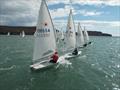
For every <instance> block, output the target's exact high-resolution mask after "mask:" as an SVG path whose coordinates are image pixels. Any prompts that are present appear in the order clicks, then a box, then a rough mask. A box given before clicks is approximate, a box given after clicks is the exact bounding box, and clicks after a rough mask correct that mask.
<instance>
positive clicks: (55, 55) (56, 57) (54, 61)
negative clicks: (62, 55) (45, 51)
mask: <svg viewBox="0 0 120 90" xmlns="http://www.w3.org/2000/svg"><path fill="white" fill-rule="evenodd" d="M58 58H59V56H58V52H55V53H54V54H53V55H52V56H51V60H50V62H52V63H57V61H58Z"/></svg>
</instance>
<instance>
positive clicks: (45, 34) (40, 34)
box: [37, 28, 50, 37]
mask: <svg viewBox="0 0 120 90" xmlns="http://www.w3.org/2000/svg"><path fill="white" fill-rule="evenodd" d="M37 36H38V37H49V36H50V29H47V28H44V29H37Z"/></svg>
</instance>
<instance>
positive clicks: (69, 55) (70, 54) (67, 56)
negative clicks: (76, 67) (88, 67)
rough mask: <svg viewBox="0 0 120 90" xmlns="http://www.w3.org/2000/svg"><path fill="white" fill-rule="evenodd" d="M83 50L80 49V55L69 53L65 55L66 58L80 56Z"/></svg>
mask: <svg viewBox="0 0 120 90" xmlns="http://www.w3.org/2000/svg"><path fill="white" fill-rule="evenodd" d="M81 53H82V52H81V51H78V55H73V54H72V53H67V54H65V55H64V57H65V59H71V58H75V57H78V56H79V55H81Z"/></svg>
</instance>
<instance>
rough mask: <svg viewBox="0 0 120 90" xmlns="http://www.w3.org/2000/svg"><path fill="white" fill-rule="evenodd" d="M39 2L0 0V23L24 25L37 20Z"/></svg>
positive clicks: (35, 0) (31, 0)
mask: <svg viewBox="0 0 120 90" xmlns="http://www.w3.org/2000/svg"><path fill="white" fill-rule="evenodd" d="M39 6H40V3H38V1H37V0H34V1H33V0H30V1H29V2H28V0H11V1H8V0H1V1H0V7H1V8H0V25H4V24H5V25H12V23H13V24H14V25H20V26H21V25H26V24H27V23H30V22H31V23H33V22H35V21H36V20H37V17H36V16H38V10H39Z"/></svg>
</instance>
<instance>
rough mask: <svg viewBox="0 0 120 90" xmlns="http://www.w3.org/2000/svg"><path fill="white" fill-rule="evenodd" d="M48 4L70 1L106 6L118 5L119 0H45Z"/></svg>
mask: <svg viewBox="0 0 120 90" xmlns="http://www.w3.org/2000/svg"><path fill="white" fill-rule="evenodd" d="M47 1H48V3H49V4H51V5H53V4H58V3H64V4H69V3H70V1H71V2H72V4H80V5H96V6H97V5H107V6H120V3H119V0H59V1H57V0H47Z"/></svg>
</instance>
